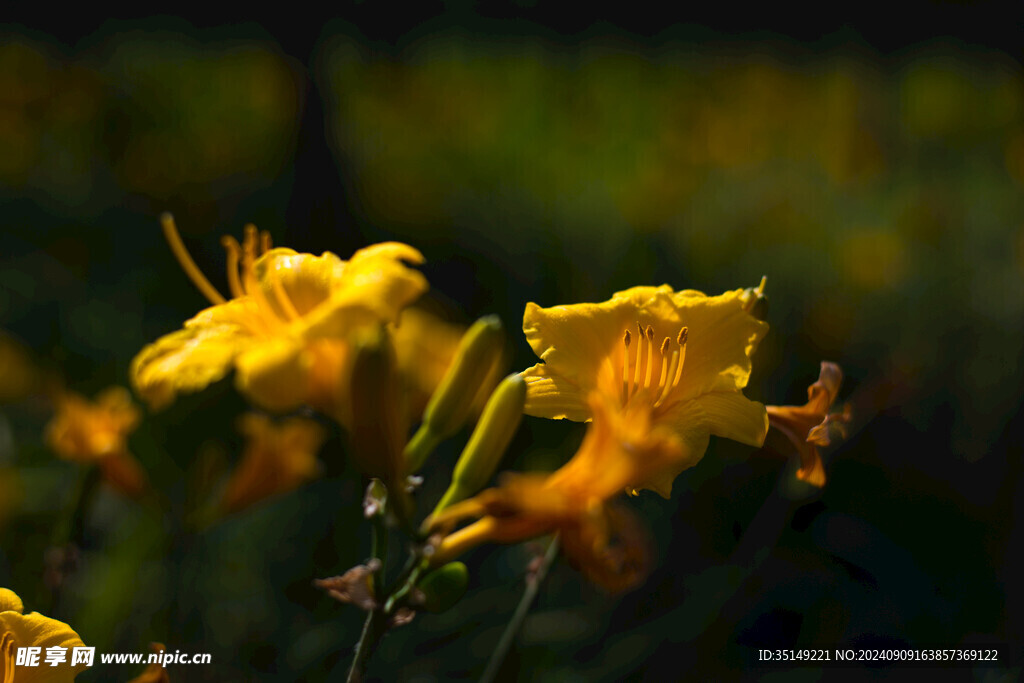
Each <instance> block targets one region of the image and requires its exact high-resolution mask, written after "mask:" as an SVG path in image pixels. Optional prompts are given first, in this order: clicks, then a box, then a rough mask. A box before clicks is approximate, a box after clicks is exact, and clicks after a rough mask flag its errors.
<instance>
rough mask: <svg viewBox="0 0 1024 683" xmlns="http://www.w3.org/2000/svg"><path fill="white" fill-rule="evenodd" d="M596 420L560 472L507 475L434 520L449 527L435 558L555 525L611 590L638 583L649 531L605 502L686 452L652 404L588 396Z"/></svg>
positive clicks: (571, 554)
mask: <svg viewBox="0 0 1024 683" xmlns="http://www.w3.org/2000/svg"><path fill="white" fill-rule="evenodd" d="M590 410H591V413H592V414H593V415H594V420H593V422H592V423H591V425H590V426H589V428H588V429H587V434H586V436H585V437H584V439H583V443H582V444H581V446H580V449H579V451H577V453H576V455H574V456H573V457H572V459H571V460H569V462H568V463H566V464H565V465H564V466H563V467H561V468H560V469H558V470H557V471H555V472H553V473H551V474H547V475H542V474H530V475H513V474H507V475H505V477H504V478H503V480H502V483H501V486H499V487H498V488H494V489H488V490H486V491H483V492H482V493H480V494H479V495H477V496H476V497H474V498H471V499H469V500H466V501H463V502H461V503H456V504H454V505H452V506H451V507H449V508H447V509H445V510H444V511H443V512H441V513H440V514H439V515H437V516H436V517H435V518H433V519H431V520H430V521H429V525H430V527H431V528H432V529H434V530H438V531H440V532H442V533H443V532H445V531H447V530H448V529H450V528H451V527H452V525H454V524H455V523H457V522H459V521H461V520H463V519H467V518H471V517H479V518H480V519H478V521H476V522H474V523H472V524H470V525H469V526H467V527H465V528H463V529H460V530H459V531H456V532H454V533H451V534H448V535H447V536H446V537H444V539H443V540H442V541H441V543H440V545H439V546H438V548H437V551H436V553H435V554H434V556H433V558H432V562H433V563H434V564H438V565H439V564H443V563H445V562H448V561H450V560H451V559H453V558H455V557H457V556H458V555H460V554H461V553H463V552H465V551H466V550H468V549H469V548H472V547H474V546H476V545H479V544H481V543H486V542H497V543H516V542H519V541H523V540H526V539H529V538H533V537H536V536H540V535H543V534H548V533H553V532H558V533H559V534H560V538H561V541H562V544H563V547H564V549H565V553H566V556H567V557H568V559H569V561H570V562H571V563H572V564H573V565H574V566H576V567H578V568H579V569H580V570H581V571H583V572H584V574H586V575H587V576H588V577H589V578H591V579H592V580H593V581H595V582H597V583H600V584H601V585H604V586H606V587H607V588H609V589H611V590H622V589H625V588H628V587H630V586H633V585H635V584H636V583H637V582H638V581H639V580H640V579H642V577H643V576H644V574H645V572H646V569H647V564H648V555H649V553H648V543H647V533H646V531H645V530H644V529H643V528H642V527H641V526H640V524H639V523H637V522H636V520H635V519H634V518H633V516H632V515H631V514H629V513H628V511H627V510H625V509H623V508H618V507H614V506H612V505H609V504H608V501H609V500H610V499H611V498H613V497H615V496H616V495H619V494H621V493H622V491H623V489H625V488H627V487H628V486H629V485H630V484H631V483H633V482H636V481H642V480H643V479H644V478H645V477H647V476H649V473H650V472H651V471H656V470H658V469H660V468H663V467H665V466H667V465H668V464H669V463H671V462H673V461H675V460H677V459H678V458H679V457H681V456H682V453H681V446H680V444H679V442H678V441H677V440H676V439H674V438H671V436H670V435H668V434H666V433H663V432H659V431H652V429H651V424H650V422H649V420H650V413H649V412H648V411H636V412H630V411H620V410H617V409H615V406H613V405H612V404H610V403H609V402H608V401H607V400H606V398H605V397H604V396H602V395H601V394H599V393H597V392H595V393H594V394H592V396H591V401H590Z"/></svg>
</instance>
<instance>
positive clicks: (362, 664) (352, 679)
mask: <svg viewBox="0 0 1024 683" xmlns="http://www.w3.org/2000/svg"><path fill="white" fill-rule="evenodd" d="M386 630H387V615H385V614H384V612H383V611H382V610H379V609H375V610H371V611H370V613H369V614H367V615H366V621H365V622H364V623H363V633H362V635H360V636H359V643H358V644H357V645H356V655H355V658H354V659H353V660H352V667H351V668H350V669H349V670H348V678H347V679H346V680H347V681H348V683H358V682H359V681H361V680H363V670H364V669H365V668H366V660H368V659H369V658H370V655H371V654H372V653H373V651H374V650H375V649H377V643H379V642H380V639H381V636H383V635H384V631H386Z"/></svg>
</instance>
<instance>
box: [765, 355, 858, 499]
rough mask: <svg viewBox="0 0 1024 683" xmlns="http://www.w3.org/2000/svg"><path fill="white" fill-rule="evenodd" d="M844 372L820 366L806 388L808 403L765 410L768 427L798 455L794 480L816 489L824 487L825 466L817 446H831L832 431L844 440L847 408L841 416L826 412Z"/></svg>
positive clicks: (834, 366) (848, 412) (836, 394)
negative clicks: (783, 439) (815, 376)
mask: <svg viewBox="0 0 1024 683" xmlns="http://www.w3.org/2000/svg"><path fill="white" fill-rule="evenodd" d="M842 382H843V371H842V370H841V369H840V367H839V366H838V365H836V364H835V363H829V362H824V361H823V362H822V364H821V372H820V373H819V374H818V381H817V382H815V383H814V384H812V385H811V386H809V387H807V403H805V404H804V405H802V406H767V407H766V409H767V411H768V419H769V421H770V422H771V426H772V427H774V428H775V429H778V430H779V431H780V432H782V433H783V434H785V435H786V438H788V439H789V440H790V441H792V442H793V445H794V446H796V449H797V451H798V452H799V453H800V469H799V470H797V473H796V476H797V477H798V478H800V479H801V480H803V481H806V482H807V483H809V484H813V485H815V486H819V487H820V486H824V485H825V466H824V465H823V464H822V462H821V454H820V453H819V452H818V448H817V447H818V446H828V445H829V444H830V443H831V442H832V438H831V437H832V434H831V432H832V431H833V430H834V431H835V432H838V434H839V435H840V436H841V437H842V436H845V425H846V423H848V422H849V421H850V407H849V406H848V405H847V406H845V407H844V409H843V412H842V413H835V414H830V413H829V410H830V409H831V408H832V404H833V403H834V402H835V400H836V397H837V396H838V395H839V386H840V385H841V384H842Z"/></svg>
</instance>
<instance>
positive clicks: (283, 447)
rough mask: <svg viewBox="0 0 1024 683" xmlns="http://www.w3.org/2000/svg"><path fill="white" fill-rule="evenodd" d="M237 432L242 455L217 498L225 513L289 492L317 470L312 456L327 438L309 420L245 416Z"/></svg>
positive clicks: (317, 463) (322, 430)
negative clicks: (241, 437)
mask: <svg viewBox="0 0 1024 683" xmlns="http://www.w3.org/2000/svg"><path fill="white" fill-rule="evenodd" d="M239 431H241V432H242V434H243V435H244V436H245V438H246V444H245V452H244V453H243V455H242V460H241V462H239V463H238V466H237V467H235V470H234V472H233V473H232V474H231V477H230V479H228V483H227V486H226V487H225V489H224V495H223V497H222V498H221V507H222V508H223V509H224V510H225V511H227V512H237V511H239V510H243V509H245V508H247V507H249V506H251V505H253V504H254V503H257V502H259V501H261V500H263V499H265V498H269V497H271V496H275V495H278V494H281V493H287V492H288V491H293V490H294V489H296V488H298V487H299V486H301V485H302V484H304V483H305V482H307V481H309V480H311V479H313V478H314V477H315V476H316V475H317V473H318V472H319V471H320V463H319V462H318V461H317V458H316V454H317V451H319V450H320V446H321V445H322V444H323V442H324V439H325V438H326V436H327V435H326V434H325V432H324V429H323V427H321V426H320V425H319V424H317V423H316V422H314V421H313V420H308V419H305V418H299V417H294V418H287V419H285V420H280V421H274V420H271V419H270V418H268V417H266V416H264V415H257V414H248V415H243V416H242V418H241V420H240V421H239Z"/></svg>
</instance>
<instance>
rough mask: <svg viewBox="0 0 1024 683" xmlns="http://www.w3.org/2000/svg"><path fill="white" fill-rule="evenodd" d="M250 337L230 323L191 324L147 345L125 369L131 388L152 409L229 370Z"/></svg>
mask: <svg viewBox="0 0 1024 683" xmlns="http://www.w3.org/2000/svg"><path fill="white" fill-rule="evenodd" d="M252 343H253V337H252V336H251V335H250V334H248V333H247V332H246V331H245V330H244V329H242V328H240V327H238V326H233V325H210V326H205V325H191V326H189V327H186V328H185V329H183V330H178V331H177V332H172V333H170V334H167V335H164V336H163V337H161V338H160V339H158V340H157V341H155V342H154V343H152V344H149V345H147V346H146V347H144V348H143V349H142V351H140V352H139V355H137V356H136V357H135V359H134V360H133V361H132V365H131V368H130V370H129V376H130V377H131V381H132V385H133V386H134V387H135V391H136V392H137V393H138V394H139V396H141V397H142V398H143V399H145V400H146V402H148V403H149V405H150V407H151V408H153V409H159V408H162V407H164V406H166V405H168V404H170V403H171V402H173V401H174V398H175V397H176V396H177V395H178V393H179V392H185V393H188V392H194V391H200V390H202V389H205V388H206V387H207V386H209V385H210V384H213V383H214V382H216V381H218V380H220V379H222V378H223V377H224V376H225V375H227V374H228V371H229V370H231V366H232V364H233V363H234V361H235V358H236V357H237V356H238V355H239V354H240V353H241V352H242V351H243V350H245V349H247V348H249V347H250V346H251V345H252Z"/></svg>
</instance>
